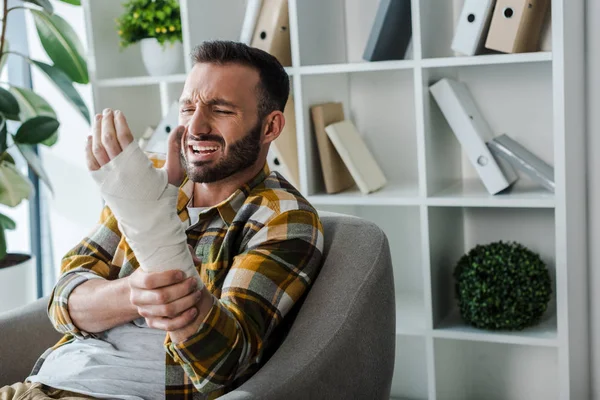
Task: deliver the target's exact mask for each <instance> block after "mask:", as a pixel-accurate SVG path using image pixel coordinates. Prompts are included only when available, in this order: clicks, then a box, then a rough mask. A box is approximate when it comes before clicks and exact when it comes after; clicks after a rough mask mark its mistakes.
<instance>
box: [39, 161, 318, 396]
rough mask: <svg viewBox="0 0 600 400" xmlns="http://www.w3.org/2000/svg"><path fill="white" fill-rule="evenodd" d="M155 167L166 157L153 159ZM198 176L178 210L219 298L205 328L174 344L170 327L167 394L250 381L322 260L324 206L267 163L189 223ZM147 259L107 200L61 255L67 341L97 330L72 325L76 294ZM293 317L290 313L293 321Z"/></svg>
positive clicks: (58, 321) (57, 321)
mask: <svg viewBox="0 0 600 400" xmlns="http://www.w3.org/2000/svg"><path fill="white" fill-rule="evenodd" d="M151 159H152V161H153V162H154V165H155V167H160V166H161V165H162V164H163V163H164V161H161V160H159V159H156V158H151ZM192 193H193V182H191V181H189V180H187V179H186V181H184V183H183V184H182V185H181V186H180V190H179V198H178V204H177V211H178V214H179V216H180V218H181V221H182V223H184V224H186V233H187V240H188V244H190V245H192V246H193V248H194V249H195V254H196V256H197V257H198V258H199V259H200V260H201V263H200V264H198V265H197V266H196V268H197V269H198V271H199V273H200V276H201V278H202V280H203V281H204V283H205V285H206V287H207V288H208V290H209V291H210V292H212V293H213V295H214V296H215V297H216V298H217V299H218V301H216V302H215V304H214V305H213V307H212V309H211V310H210V312H209V313H208V315H207V316H206V318H205V319H204V321H203V323H202V325H201V326H200V328H199V329H198V331H197V333H196V334H195V335H193V336H192V337H190V338H189V339H188V340H187V341H185V342H182V343H180V344H177V345H175V344H174V343H172V342H171V341H170V340H169V337H168V335H165V350H166V376H165V398H166V399H213V398H216V397H218V396H220V395H222V394H224V393H227V392H229V391H231V390H233V389H234V388H236V387H238V386H239V385H241V384H242V383H243V382H244V381H245V380H247V379H248V378H249V377H250V376H251V375H252V374H254V373H255V372H256V371H257V370H258V368H259V367H260V366H261V365H262V363H263V362H264V361H266V360H265V358H266V357H267V356H268V354H269V352H270V351H272V349H271V348H272V347H273V346H275V347H276V346H277V345H278V344H277V343H278V342H279V341H280V340H281V339H282V337H283V335H285V329H287V328H286V327H285V326H286V324H289V321H288V319H289V318H290V317H291V314H290V311H292V312H293V313H295V312H296V311H297V308H298V307H294V305H296V304H298V306H299V304H300V302H301V300H302V299H303V296H304V295H305V294H306V293H307V291H308V289H309V288H310V286H311V284H312V282H313V281H314V279H315V277H316V276H317V274H318V271H319V269H320V266H321V255H322V251H323V228H322V225H321V222H320V220H319V217H318V214H317V212H316V210H315V209H314V208H313V207H312V206H311V205H310V204H309V203H308V201H307V200H306V199H304V198H303V197H302V196H301V195H300V193H299V192H298V191H297V190H296V189H295V188H294V187H293V186H291V185H290V184H289V183H288V182H287V181H286V180H285V179H284V178H283V177H281V175H279V174H277V173H275V172H271V171H269V168H268V166H266V165H265V167H264V169H263V170H262V171H261V173H259V174H258V175H257V176H256V177H255V178H253V179H252V180H251V181H250V182H248V183H247V184H245V185H244V186H242V187H241V188H239V189H238V190H237V191H236V192H235V193H233V194H232V195H231V196H230V197H229V198H228V199H227V200H225V201H224V202H222V203H220V204H218V205H216V206H213V207H211V208H208V209H206V210H204V211H202V213H201V214H200V220H199V221H198V223H196V224H194V225H193V226H189V216H188V213H187V207H186V206H188V205H190V202H191V198H192ZM138 265H139V264H138V262H137V260H136V259H135V255H134V254H133V252H132V250H131V248H130V247H129V246H128V244H127V242H126V241H125V239H124V237H123V236H122V235H121V233H120V232H119V229H118V224H117V220H116V219H115V217H114V215H113V214H112V212H111V211H110V209H108V208H107V207H105V208H104V210H103V212H102V215H101V218H100V221H99V223H98V226H97V227H96V228H95V229H94V230H93V231H92V232H91V233H90V234H89V236H88V237H86V238H85V239H84V240H83V241H81V243H79V244H78V245H77V246H75V247H74V248H73V249H72V250H70V251H69V252H68V253H67V254H66V255H65V257H64V258H63V261H62V266H61V276H60V278H59V280H58V282H57V284H56V285H55V288H54V291H53V293H52V296H51V299H50V303H49V305H48V314H49V316H50V320H51V321H52V323H53V325H54V326H55V328H56V329H57V330H58V331H60V332H61V333H64V336H63V338H62V339H61V340H60V341H59V342H58V343H57V344H56V345H55V346H53V347H52V348H50V349H48V350H47V351H46V352H45V353H44V354H43V355H42V356H41V357H40V359H39V360H38V363H37V364H36V367H34V371H33V373H35V372H36V371H37V370H39V367H40V366H41V364H42V363H43V362H44V359H45V358H46V357H47V356H48V354H50V352H52V351H53V350H54V349H56V348H58V347H59V346H63V345H66V344H68V343H69V342H71V341H73V340H75V339H76V338H79V339H85V338H86V337H88V336H90V334H89V333H87V332H83V331H81V330H79V329H77V327H76V326H75V325H74V324H73V322H72V321H71V318H70V316H69V313H68V307H67V304H68V298H69V294H70V293H71V292H72V291H73V289H74V288H75V287H77V286H78V285H80V284H82V283H83V282H85V281H87V280H89V279H108V280H113V279H119V278H123V277H126V276H128V275H130V274H131V273H132V272H133V271H134V270H135V269H136V268H138ZM286 315H289V316H288V318H287V319H285V320H284V318H285V317H286Z"/></svg>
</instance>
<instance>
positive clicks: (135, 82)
mask: <svg viewBox="0 0 600 400" xmlns="http://www.w3.org/2000/svg"><path fill="white" fill-rule="evenodd" d="M186 78H187V75H186V74H178V75H165V76H132V77H128V78H112V79H100V80H98V81H97V82H96V84H97V85H98V87H124V86H147V85H159V84H161V83H183V82H185V80H186Z"/></svg>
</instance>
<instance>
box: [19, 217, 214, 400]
mask: <svg viewBox="0 0 600 400" xmlns="http://www.w3.org/2000/svg"><path fill="white" fill-rule="evenodd" d="M207 208H208V207H188V213H189V216H190V226H191V225H194V224H196V223H197V222H198V220H199V215H200V213H201V212H202V211H204V210H206V209H207ZM95 336H97V338H89V339H85V340H80V339H76V340H75V341H74V342H72V343H69V344H67V345H64V346H62V347H60V348H59V349H57V350H55V351H53V352H52V353H51V354H50V356H49V357H48V358H47V359H46V360H45V362H44V364H43V365H42V368H41V369H40V371H39V372H38V374H37V375H34V376H30V377H29V379H28V380H29V381H31V382H41V383H44V384H46V385H48V386H51V387H54V388H57V389H63V390H69V391H72V392H77V393H82V394H87V395H91V396H95V397H97V398H109V399H123V400H142V399H163V398H164V381H165V350H164V346H163V343H164V339H165V332H164V331H161V330H158V329H152V328H149V327H148V326H147V325H146V322H145V320H144V318H139V319H137V320H136V321H134V322H130V323H128V324H124V325H121V326H117V327H114V328H112V329H109V330H108V331H105V332H102V333H99V334H96V335H95Z"/></svg>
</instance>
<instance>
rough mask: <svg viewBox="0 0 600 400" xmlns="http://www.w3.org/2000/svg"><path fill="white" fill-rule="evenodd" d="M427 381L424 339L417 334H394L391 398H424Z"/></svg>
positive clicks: (423, 399) (425, 396) (424, 399)
mask: <svg viewBox="0 0 600 400" xmlns="http://www.w3.org/2000/svg"><path fill="white" fill-rule="evenodd" d="M427 382H428V379H427V357H426V350H425V339H424V338H422V337H417V336H401V335H398V336H396V358H395V364H394V375H393V378H392V389H391V393H390V395H391V398H392V399H418V400H421V399H422V400H426V399H427V397H428V396H427V393H428V388H427Z"/></svg>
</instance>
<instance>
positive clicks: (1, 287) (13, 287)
mask: <svg viewBox="0 0 600 400" xmlns="http://www.w3.org/2000/svg"><path fill="white" fill-rule="evenodd" d="M12 256H17V257H19V256H21V255H20V254H9V255H8V256H7V258H6V259H8V258H9V257H12ZM23 256H24V257H23V258H25V256H28V255H23ZM6 259H5V260H6ZM3 261H4V260H3ZM36 298H37V294H36V276H35V257H33V256H29V258H28V259H26V260H24V261H22V262H20V263H19V264H16V265H13V266H10V267H5V266H2V264H0V313H1V312H4V311H8V310H12V309H14V308H17V307H21V306H24V305H26V304H28V303H31V302H32V301H34V300H35V299H36Z"/></svg>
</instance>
